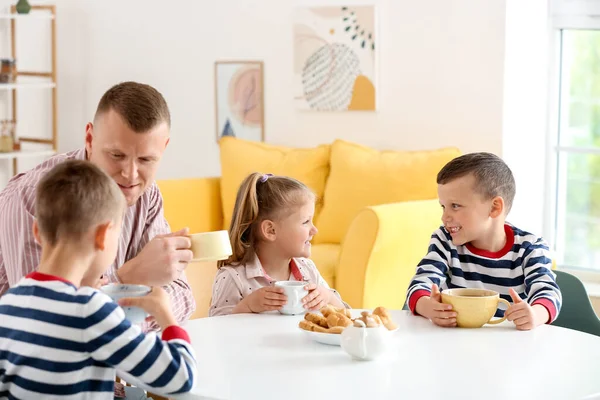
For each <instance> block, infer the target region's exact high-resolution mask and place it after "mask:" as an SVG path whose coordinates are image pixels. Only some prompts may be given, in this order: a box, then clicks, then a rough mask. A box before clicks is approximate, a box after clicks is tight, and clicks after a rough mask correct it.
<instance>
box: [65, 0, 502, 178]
mask: <svg viewBox="0 0 600 400" xmlns="http://www.w3.org/2000/svg"><path fill="white" fill-rule="evenodd" d="M348 3H349V4H354V3H356V4H361V3H357V2H356V1H348V2H345V3H344V4H348ZM373 3H374V4H376V5H377V6H378V16H379V22H380V24H379V28H380V31H379V43H380V46H379V49H380V53H379V55H380V68H379V73H380V75H379V78H380V79H379V82H380V87H379V99H378V100H379V104H380V106H379V111H378V112H375V113H373V112H371V113H369V112H355V113H315V112H299V111H296V110H295V109H294V107H293V100H292V96H293V93H291V87H292V60H293V46H292V28H291V21H292V12H293V8H294V7H295V6H298V5H308V4H312V5H314V4H320V5H325V4H328V5H343V4H342V3H341V2H339V1H335V0H331V1H328V2H323V1H320V2H316V1H315V2H312V3H310V2H308V1H301V0H294V1H292V0H284V1H282V0H219V1H206V0H204V1H192V0H181V1H177V2H167V1H165V0H163V1H159V0H131V1H117V0H103V1H92V0H86V1H83V0H82V1H79V0H58V3H57V4H58V52H59V57H58V68H59V70H58V80H59V82H58V83H59V128H60V142H59V148H60V150H70V149H73V148H75V147H77V146H80V145H81V144H82V143H83V128H84V126H85V123H86V122H87V121H88V120H89V119H91V118H92V116H93V113H94V110H95V107H96V104H97V102H98V100H99V98H100V96H101V95H102V93H103V92H104V91H105V90H106V89H107V88H108V87H109V86H110V85H112V84H114V83H116V82H119V81H123V80H129V79H131V80H138V81H142V82H146V83H149V84H152V85H154V86H155V87H157V88H158V89H159V90H160V91H162V93H163V94H164V95H165V97H166V99H167V101H168V102H169V105H170V107H171V111H172V114H173V115H172V117H173V127H172V141H171V144H170V145H169V149H168V151H167V153H166V155H165V158H164V161H163V164H162V166H161V169H160V173H159V177H160V178H172V177H187V176H215V175H219V171H220V168H219V160H218V147H217V144H216V141H215V136H216V134H215V115H214V86H213V85H214V83H213V63H214V61H215V60H223V59H260V60H264V62H265V109H266V111H265V118H266V123H265V126H266V131H265V136H266V142H268V143H274V144H287V145H291V146H314V145H317V144H319V143H328V142H331V141H332V140H334V139H335V138H344V139H347V140H351V141H356V142H359V143H363V144H366V145H369V146H373V147H375V148H381V149H383V148H392V149H429V148H435V147H441V146H449V145H452V146H458V147H460V148H461V149H462V150H463V151H465V152H467V151H478V150H487V151H493V152H497V153H500V152H501V151H502V97H503V68H504V63H503V57H504V26H505V21H504V12H505V4H504V1H496V0H494V1H481V0H453V1H449V0H422V1H406V0H376V1H374V2H372V3H371V4H373ZM362 4H364V3H362Z"/></svg>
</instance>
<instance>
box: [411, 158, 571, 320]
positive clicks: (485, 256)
mask: <svg viewBox="0 0 600 400" xmlns="http://www.w3.org/2000/svg"><path fill="white" fill-rule="evenodd" d="M437 183H438V197H439V201H440V205H441V206H442V223H443V226H441V227H440V228H439V229H437V230H436V231H435V232H434V233H433V235H432V236H431V240H430V242H429V249H428V254H427V255H426V256H425V258H423V260H421V262H420V263H419V265H418V266H417V272H416V274H415V276H414V277H413V279H412V281H411V283H410V286H409V288H408V293H407V302H408V307H409V308H410V310H411V311H412V312H413V313H414V314H416V315H421V316H423V317H425V318H428V319H430V320H431V321H432V322H433V323H434V324H436V325H439V326H446V327H452V326H456V313H455V312H454V311H453V310H452V306H451V305H448V304H443V303H442V302H441V295H440V289H441V290H444V289H452V288H482V289H489V290H494V291H496V292H499V293H500V297H502V298H504V299H506V300H508V301H509V302H510V301H511V300H512V305H511V306H510V307H509V308H508V310H504V309H502V308H501V309H499V310H498V311H497V312H496V316H497V317H501V316H503V315H504V314H506V319H507V320H509V321H512V322H513V323H514V324H515V325H516V327H517V329H519V330H529V329H533V328H535V327H536V326H539V325H542V324H545V323H551V322H552V321H554V320H555V319H556V316H557V315H558V312H559V311H560V306H561V293H560V289H559V287H558V285H557V284H556V281H555V274H554V273H553V272H552V270H551V268H552V260H551V259H550V256H549V249H548V245H547V244H546V242H545V241H544V240H543V239H542V238H540V237H538V236H536V235H533V234H531V233H528V232H525V231H522V230H520V229H518V228H516V227H514V226H512V225H509V224H507V223H505V219H506V215H507V214H508V212H509V211H510V208H511V205H512V202H513V199H514V197H515V190H516V189H515V180H514V178H513V175H512V172H511V170H510V168H509V167H508V166H507V165H506V164H505V163H504V161H502V159H500V158H499V157H497V156H495V155H493V154H490V153H471V154H465V155H463V156H461V157H458V158H455V159H454V160H452V161H450V162H449V163H448V164H446V165H445V166H444V168H442V170H441V171H440V172H439V173H438V176H437ZM501 307H502V305H501Z"/></svg>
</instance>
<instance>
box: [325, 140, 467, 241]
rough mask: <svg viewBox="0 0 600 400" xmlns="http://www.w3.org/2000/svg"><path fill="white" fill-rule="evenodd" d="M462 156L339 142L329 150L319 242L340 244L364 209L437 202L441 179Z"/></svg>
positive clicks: (450, 150)
mask: <svg viewBox="0 0 600 400" xmlns="http://www.w3.org/2000/svg"><path fill="white" fill-rule="evenodd" d="M459 155H460V151H459V150H458V149H457V148H453V147H449V148H442V149H438V150H427V151H389V150H387V151H378V150H374V149H371V148H368V147H365V146H361V145H358V144H354V143H349V142H346V141H343V140H336V141H335V142H334V143H333V145H332V147H331V165H330V168H331V171H330V174H329V178H328V180H327V185H326V187H325V195H324V196H323V209H322V210H321V213H320V214H319V218H318V220H317V224H316V225H317V228H319V233H318V235H317V236H315V239H316V240H318V243H340V242H341V241H342V239H343V238H344V235H345V233H346V231H347V230H348V227H349V226H350V223H351V222H352V219H353V218H354V217H355V216H356V215H357V214H358V212H359V211H360V210H361V209H362V208H363V207H367V206H374V205H379V204H386V203H395V202H400V201H412V200H427V199H435V198H437V184H436V176H437V173H438V172H439V171H440V169H441V168H442V167H443V166H444V165H445V164H446V163H447V162H448V161H450V160H451V159H453V158H455V157H457V156H459Z"/></svg>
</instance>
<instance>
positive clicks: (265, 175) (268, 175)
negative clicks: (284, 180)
mask: <svg viewBox="0 0 600 400" xmlns="http://www.w3.org/2000/svg"><path fill="white" fill-rule="evenodd" d="M270 176H273V174H264V175H263V176H261V177H260V183H265V182H266V181H267V179H269V177H270Z"/></svg>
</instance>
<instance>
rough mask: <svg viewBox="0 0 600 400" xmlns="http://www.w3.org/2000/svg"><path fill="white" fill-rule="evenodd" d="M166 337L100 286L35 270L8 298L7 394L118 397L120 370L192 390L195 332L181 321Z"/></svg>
mask: <svg viewBox="0 0 600 400" xmlns="http://www.w3.org/2000/svg"><path fill="white" fill-rule="evenodd" d="M162 337H163V340H161V339H160V338H159V337H158V336H157V335H156V333H149V334H144V333H143V332H142V331H141V328H140V327H139V326H136V325H131V323H129V321H127V320H126V319H125V315H124V313H123V310H122V309H121V308H120V307H119V306H118V305H117V304H116V303H114V302H113V301H112V300H111V299H110V298H109V297H108V296H106V295H105V294H103V293H101V292H99V291H97V290H95V289H92V288H81V289H77V288H76V287H75V286H73V285H71V284H70V283H68V282H65V281H61V280H59V279H58V278H53V277H50V276H48V275H44V274H39V273H33V274H30V275H28V276H27V277H26V278H23V279H22V280H21V282H19V284H18V285H16V286H15V287H13V288H11V289H10V290H9V291H8V292H7V293H6V294H5V295H4V296H2V297H1V298H0V398H9V399H12V398H19V399H29V398H36V399H37V398H44V399H52V398H61V399H64V398H71V399H112V398H113V388H114V381H115V373H116V370H118V371H119V376H120V377H122V378H124V379H125V380H126V381H127V382H129V383H131V384H133V385H135V386H138V387H141V388H143V389H146V390H150V391H152V392H153V393H157V394H173V393H183V392H188V391H190V390H191V389H192V387H193V385H194V379H195V376H196V359H195V355H194V351H193V349H192V347H191V345H190V344H189V337H188V336H187V333H186V332H185V330H183V329H182V328H180V327H169V328H167V329H165V331H164V332H163V335H162Z"/></svg>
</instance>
